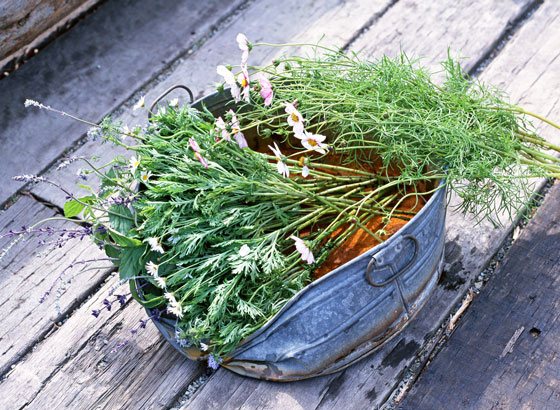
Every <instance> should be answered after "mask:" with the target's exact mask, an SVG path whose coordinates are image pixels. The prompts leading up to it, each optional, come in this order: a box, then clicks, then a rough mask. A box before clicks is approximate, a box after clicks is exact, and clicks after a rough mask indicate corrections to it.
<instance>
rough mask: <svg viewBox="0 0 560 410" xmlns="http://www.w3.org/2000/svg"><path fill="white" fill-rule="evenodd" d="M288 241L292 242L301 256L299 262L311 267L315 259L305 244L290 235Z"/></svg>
mask: <svg viewBox="0 0 560 410" xmlns="http://www.w3.org/2000/svg"><path fill="white" fill-rule="evenodd" d="M290 239H293V240H294V242H295V245H296V250H297V251H298V252H299V253H300V254H301V260H303V261H305V262H307V264H308V265H311V264H312V263H313V262H315V258H314V257H313V254H312V253H311V250H310V249H309V248H308V247H307V245H306V244H305V242H303V241H302V240H301V239H300V238H298V237H297V236H294V235H291V236H290Z"/></svg>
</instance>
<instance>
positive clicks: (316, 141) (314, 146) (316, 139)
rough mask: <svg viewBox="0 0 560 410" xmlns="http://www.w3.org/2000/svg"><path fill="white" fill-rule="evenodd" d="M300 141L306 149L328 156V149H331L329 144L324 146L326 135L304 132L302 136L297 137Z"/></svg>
mask: <svg viewBox="0 0 560 410" xmlns="http://www.w3.org/2000/svg"><path fill="white" fill-rule="evenodd" d="M296 137H298V138H299V139H301V145H303V146H304V147H305V148H307V149H309V150H313V151H317V152H319V153H321V154H326V153H327V151H326V149H327V148H328V147H329V146H328V145H327V144H324V143H323V141H324V140H325V138H327V137H325V136H324V135H320V134H311V133H309V132H307V131H305V130H304V131H303V134H302V135H299V136H298V135H296Z"/></svg>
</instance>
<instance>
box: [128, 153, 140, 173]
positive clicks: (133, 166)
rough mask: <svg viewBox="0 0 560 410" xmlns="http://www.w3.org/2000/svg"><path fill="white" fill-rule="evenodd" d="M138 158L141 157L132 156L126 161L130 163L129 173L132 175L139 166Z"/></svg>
mask: <svg viewBox="0 0 560 410" xmlns="http://www.w3.org/2000/svg"><path fill="white" fill-rule="evenodd" d="M140 159H141V158H140V156H138V158H136V157H132V158H130V161H128V163H129V164H130V173H131V174H132V175H134V173H135V172H136V170H137V169H138V167H139V166H140Z"/></svg>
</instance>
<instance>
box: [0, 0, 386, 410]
mask: <svg viewBox="0 0 560 410" xmlns="http://www.w3.org/2000/svg"><path fill="white" fill-rule="evenodd" d="M385 4H386V3H380V5H385ZM337 5H338V3H337V2H336V1H332V2H330V3H327V2H324V3H323V8H321V7H315V5H314V4H313V2H311V1H309V2H308V3H306V4H305V6H306V7H307V9H309V10H314V13H315V14H313V13H308V14H306V13H302V14H299V18H300V19H301V21H298V22H297V23H298V24H294V27H296V26H297V27H306V26H308V25H310V24H311V23H312V22H313V21H316V20H317V18H318V16H320V15H321V13H323V14H325V15H327V16H328V18H329V19H330V18H332V16H333V14H332V13H333V11H332V10H333V9H334V10H335V11H336V10H338V13H344V15H345V16H346V18H349V19H352V20H353V21H354V23H356V17H357V16H358V14H355V13H363V12H364V10H366V9H367V10H369V9H370V8H371V7H372V4H371V3H367V4H366V2H360V3H356V4H355V5H352V4H350V5H344V6H343V7H342V8H341V9H337V8H336V6H337ZM353 6H359V7H353ZM284 7H287V8H285V9H284ZM297 7H303V5H302V4H301V2H299V3H298V2H296V1H292V4H288V5H286V4H284V5H282V6H281V5H278V4H275V3H274V2H272V1H270V2H261V3H259V4H255V6H254V8H251V9H248V10H246V11H245V12H244V14H243V15H242V16H241V17H240V21H237V22H236V23H235V24H234V25H232V26H231V27H229V28H227V30H225V32H224V33H221V34H220V39H221V40H220V42H221V44H222V46H223V48H224V49H228V50H229V52H230V53H231V58H232V59H233V58H237V57H238V54H239V52H238V50H237V48H236V44H235V42H234V39H235V35H236V34H237V32H238V31H240V30H241V28H243V27H244V26H245V25H246V22H247V21H254V20H255V19H257V17H258V16H263V15H265V16H264V17H265V20H264V21H270V19H272V17H273V16H276V17H275V18H276V21H279V22H278V24H282V21H284V22H286V23H287V22H292V23H293V22H294V19H293V15H292V12H291V11H293V10H294V8H297ZM380 9H382V8H381V7H380ZM375 10H377V9H374V11H372V13H373V12H375ZM352 11H353V12H352ZM267 13H268V14H267ZM317 13H318V14H317ZM334 15H336V12H335V13H334ZM365 17H366V16H363V18H364V19H365ZM266 18H268V20H266ZM364 21H366V20H364ZM263 24H264V23H263ZM262 28H263V30H265V27H264V26H263V27H262ZM294 32H295V29H294ZM266 33H267V32H265V33H264V34H266ZM274 33H276V28H274V29H273V30H272V31H271V35H272V34H274ZM264 34H263V35H264ZM284 34H286V32H284ZM287 34H290V32H288V33H287ZM352 34H353V32H349V33H348V36H351V35H352ZM285 40H288V38H282V39H281V40H279V41H285ZM220 42H218V44H215V43H214V47H221V46H220ZM226 44H227V45H228V46H227V47H225V45H226ZM206 58H207V55H205V54H203V55H199V54H198V53H195V54H194V55H193V57H192V58H191V59H190V60H187V62H186V63H185V64H188V66H194V67H197V66H202V65H203V63H204V66H205V67H206V65H208V64H212V63H208V62H207V61H205V59H206ZM219 62H220V60H216V61H215V62H214V64H218V63H219ZM201 73H202V74H201V80H200V81H199V82H202V81H204V84H206V87H207V89H208V88H209V87H210V84H211V83H210V81H211V80H213V78H208V77H206V75H207V73H208V70H207V69H204V70H201ZM174 75H182V73H179V74H174ZM203 75H204V76H203ZM164 87H166V85H160V86H158V88H160V89H163V88H164ZM160 91H161V90H160ZM154 92H155V91H154ZM158 92H159V91H158ZM134 114H137V112H136V113H133V115H134ZM121 118H123V119H124V120H125V121H126V122H127V123H128V124H129V125H130V126H132V125H133V124H137V123H141V121H143V118H142V117H139V118H136V119H135V121H134V122H132V120H130V118H134V117H133V116H129V117H126V116H123V117H121ZM103 148H105V152H99V150H100V146H99V144H98V143H95V144H94V143H91V144H88V145H86V146H84V147H82V149H81V150H80V151H78V152H77V153H76V155H88V156H91V155H92V153H93V152H95V153H99V154H101V155H102V156H103V155H105V158H109V157H111V156H112V155H114V153H115V151H114V150H112V151H110V150H107V149H106V146H104V147H103ZM73 165H75V164H72V165H71V166H70V167H69V169H66V170H63V171H62V172H60V173H58V174H53V176H52V177H53V179H57V178H60V177H61V176H69V177H74V173H75V170H73V169H72V166H73ZM76 166H77V165H76ZM59 181H62V182H63V183H64V184H65V185H67V186H69V185H70V183H69V182H68V180H66V179H59ZM45 188H46V186H43V187H37V188H34V193H36V194H38V195H40V196H43V197H46V198H49V199H50V198H51V196H50V195H52V198H56V199H55V200H54V201H53V202H56V201H58V198H61V197H60V195H59V194H58V193H57V192H55V191H49V190H47V189H45ZM58 204H60V205H61V204H62V202H58ZM100 294H102V292H100ZM101 297H102V296H99V297H97V298H98V299H99V298H101ZM99 303H100V299H99V300H98V304H99ZM86 309H91V307H89V308H88V307H86V306H84V307H82V308H81V309H80V310H79V312H78V314H79V315H83V312H84V311H85V310H86ZM88 314H89V313H87V312H86V316H87V315H88ZM72 319H73V318H72ZM136 319H137V317H135V316H134V315H133V314H131V313H129V310H125V312H124V313H123V319H122V321H123V323H124V322H126V323H132V324H134V323H135V320H136ZM70 323H74V325H73V326H75V328H73V329H71V330H72V332H74V333H77V334H81V333H83V334H86V335H87V334H88V333H90V331H89V330H88V328H87V326H88V325H87V321H83V322H82V321H78V323H77V324H75V323H76V322H70V321H69V322H67V324H65V326H63V329H62V330H66V329H68V326H70ZM82 326H84V327H86V328H85V329H82ZM152 330H153V329H152ZM153 332H155V330H153ZM106 333H112V331H109V330H108V331H107V332H106ZM68 334H69V333H66V335H67V336H64V338H63V337H62V336H61V338H60V339H59V338H57V339H54V337H55V336H57V335H56V334H55V335H53V336H51V337H49V338H48V339H47V340H46V342H45V343H48V344H49V345H50V344H51V343H53V344H55V345H56V344H57V343H61V344H62V345H63V346H67V345H68V344H69V343H73V344H76V343H78V342H76V341H75V339H73V338H72V337H70V336H68ZM61 335H62V333H61ZM146 337H147V340H154V339H158V338H157V336H156V335H155V334H153V333H152V334H150V335H149V336H146ZM158 340H159V339H158ZM80 343H81V342H80ZM148 350H149V351H147V352H146V354H145V356H144V357H143V358H142V365H143V367H144V368H149V369H151V372H152V374H156V375H160V376H159V377H160V378H159V379H158V380H159V381H158V382H155V381H154V379H153V378H150V377H148V376H147V373H142V374H127V375H126V377H124V376H123V377H118V376H115V375H116V374H119V372H120V370H118V371H117V370H115V371H114V372H111V374H110V376H107V377H105V376H103V377H102V378H100V377H98V376H96V375H94V376H91V373H87V372H86V371H85V370H82V369H84V368H86V367H87V366H88V365H83V364H82V363H84V362H85V363H95V361H96V360H99V356H98V355H99V352H95V351H88V352H86V351H85V350H84V351H83V353H80V354H76V355H72V357H71V359H70V361H69V362H68V364H67V365H65V367H64V368H63V370H62V371H58V372H56V371H50V372H47V373H45V375H44V376H41V380H42V382H41V383H34V384H32V385H30V386H29V389H28V390H27V391H26V393H25V395H23V396H24V399H22V400H24V402H25V403H28V402H30V401H31V400H32V402H31V404H30V405H29V407H33V406H35V405H37V406H39V404H43V405H44V403H45V400H46V401H47V402H48V403H51V405H55V404H56V403H63V404H64V405H65V406H69V405H71V406H74V405H79V404H78V403H77V402H69V401H64V400H65V399H64V397H70V398H72V397H73V395H74V392H76V391H77V390H76V389H78V387H75V386H74V378H75V377H76V374H79V375H82V374H83V373H87V376H83V377H84V378H87V380H88V381H87V383H88V389H91V390H92V391H95V392H98V393H95V394H102V397H103V400H105V401H102V399H101V398H100V399H98V401H97V402H96V403H99V404H100V405H101V406H102V407H110V408H112V406H117V405H116V404H115V403H120V401H122V400H123V399H122V394H123V393H122V392H123V391H126V393H124V394H125V398H126V400H130V402H128V403H129V404H130V405H131V406H132V407H134V406H137V405H138V403H144V400H148V399H147V398H148V397H150V400H153V399H154V398H158V400H159V401H158V406H157V407H166V406H169V405H171V404H172V403H173V401H174V400H175V397H176V394H177V391H184V390H185V388H186V386H187V384H188V383H189V382H190V380H192V378H193V377H194V376H196V375H198V374H200V371H201V369H202V368H201V367H200V366H199V365H197V364H194V363H192V362H186V363H188V364H181V363H182V362H181V363H179V364H178V365H176V364H174V366H175V367H172V368H169V367H170V364H169V363H173V361H179V360H178V359H177V354H176V353H174V352H173V350H172V348H171V347H170V346H169V345H168V344H167V343H163V344H161V345H158V347H154V348H153V349H148ZM135 352H137V351H136V350H134V351H133V352H132V353H130V352H128V351H127V350H126V349H125V350H123V353H122V357H121V358H120V359H119V360H120V361H122V362H123V363H136V362H137V361H138V360H139V359H137V358H136V357H135V356H132V354H133V353H134V354H136V353H135ZM119 354H120V353H119ZM131 356H132V357H131ZM167 356H169V357H170V358H169V359H165V360H162V357H167ZM41 360H45V359H44V357H43V356H42V354H39V353H38V350H36V351H35V352H34V353H33V354H32V355H31V356H30V357H29V358H28V360H26V362H24V363H22V364H21V365H19V366H22V367H21V369H22V370H18V369H19V368H20V367H19V366H18V367H16V369H15V370H14V371H18V372H19V373H18V374H19V376H18V377H17V378H15V377H14V376H13V374H15V373H13V374H11V375H10V377H9V378H8V380H7V382H8V381H10V380H13V381H12V382H11V383H12V384H11V385H10V386H11V387H10V388H8V389H7V390H6V391H10V390H13V389H14V388H15V386H18V385H19V384H21V383H23V382H24V381H25V380H26V377H27V378H29V376H28V374H29V372H30V371H32V370H31V369H33V368H34V366H35V365H36V363H40V362H41ZM28 363H29V365H28ZM89 368H90V369H94V367H92V366H89ZM66 369H67V370H66ZM67 373H68V377H66V376H65V374H67ZM26 374H27V376H26ZM161 375H165V378H166V380H173V381H180V385H173V386H177V389H175V390H173V389H172V390H167V391H166V390H165V381H164V380H161ZM79 379H80V378H79ZM109 380H111V384H110V385H109ZM5 383H6V382H5ZM43 383H45V385H44V386H42V384H43ZM131 384H133V385H134V386H135V387H134V390H131V387H130V385H131ZM154 388H157V389H158V390H156V391H153V389H154ZM88 391H89V390H88ZM144 391H145V392H146V393H142V392H144ZM76 394H77V393H76ZM133 396H134V397H136V399H134V398H133ZM35 397H36V398H35ZM80 397H81V396H80ZM95 397H99V396H95ZM51 398H52V399H51ZM90 402H91V400H90ZM36 403H37V404H36ZM142 406H143V405H142ZM146 407H149V406H148V405H146Z"/></svg>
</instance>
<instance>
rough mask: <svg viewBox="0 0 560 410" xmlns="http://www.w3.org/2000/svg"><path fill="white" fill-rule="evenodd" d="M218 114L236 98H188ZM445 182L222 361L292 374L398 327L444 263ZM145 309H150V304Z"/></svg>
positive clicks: (302, 374) (320, 369)
mask: <svg viewBox="0 0 560 410" xmlns="http://www.w3.org/2000/svg"><path fill="white" fill-rule="evenodd" d="M202 105H204V106H205V107H206V108H208V109H209V110H210V111H211V112H213V113H214V114H216V115H222V114H223V113H224V112H225V111H227V110H228V109H229V108H234V107H235V104H233V102H232V101H231V99H230V98H229V96H227V95H225V94H224V93H215V94H212V95H210V96H208V97H205V98H203V99H201V100H198V101H197V102H195V103H194V104H193V106H194V107H196V108H200V107H201V106H202ZM445 206H446V201H445V189H439V190H437V191H436V192H435V193H434V194H433V195H432V196H431V198H430V199H429V200H428V202H427V203H426V204H425V205H424V207H423V208H422V210H421V211H420V212H419V213H418V214H417V215H416V216H415V217H414V218H413V219H412V220H410V221H409V222H408V223H407V224H406V225H405V226H404V227H403V228H401V229H400V230H399V232H397V233H396V234H394V235H393V236H392V237H391V238H389V239H388V240H387V241H386V242H384V243H382V244H380V245H377V246H375V247H374V248H372V249H370V250H369V251H367V252H365V253H364V254H362V255H360V256H359V257H357V258H355V259H353V260H351V261H349V262H347V263H346V264H344V265H342V266H340V267H339V268H337V269H335V270H333V271H332V272H330V273H328V274H327V275H325V276H323V277H321V278H320V279H318V280H316V281H314V282H312V283H311V284H309V285H308V286H307V287H305V288H304V289H302V290H301V291H300V292H299V293H298V294H297V295H295V296H294V297H293V298H292V299H291V300H290V301H289V302H288V303H287V304H286V305H285V306H284V307H283V308H282V309H281V310H280V311H279V312H278V313H277V314H276V315H275V316H274V317H273V318H272V319H271V320H270V321H269V322H267V323H266V324H265V325H264V326H263V327H261V328H260V329H259V330H258V331H256V332H255V333H253V334H252V335H250V336H249V337H247V338H246V339H245V340H244V341H243V342H242V343H240V344H239V345H238V346H237V348H236V349H235V350H234V351H233V352H232V353H231V355H230V356H229V357H228V358H226V360H224V362H223V363H222V366H223V367H226V368H228V369H229V370H232V371H234V372H236V373H239V374H242V375H245V376H250V377H255V378H259V379H266V380H274V381H293V380H301V379H306V378H310V377H315V376H320V375H324V374H328V373H332V372H336V371H338V370H341V369H343V368H345V367H347V366H349V365H351V364H352V363H354V362H356V361H357V360H359V359H361V358H363V357H364V356H366V355H368V354H370V353H372V352H374V351H375V349H377V348H378V347H379V346H381V345H382V344H383V343H385V342H387V341H388V340H390V339H391V338H393V337H395V336H396V335H397V334H398V333H399V332H400V331H402V330H403V329H404V328H405V327H406V325H407V324H408V323H409V322H410V321H411V319H412V318H413V317H414V316H415V315H416V313H418V311H419V310H420V309H421V308H422V306H423V305H424V304H425V302H426V300H427V299H428V296H429V294H430V292H431V291H432V290H433V289H434V287H435V286H436V283H437V281H438V278H439V274H440V272H441V268H442V264H443V250H444V226H445ZM148 312H149V313H150V314H151V312H150V310H148ZM155 324H156V326H157V327H158V329H159V330H160V331H161V333H162V334H163V336H164V337H165V338H166V339H167V340H168V341H169V342H170V343H171V344H172V345H173V346H174V347H175V348H176V349H177V350H179V351H180V352H181V353H183V354H184V355H186V356H187V357H189V358H190V359H193V360H203V359H205V358H206V356H205V354H204V353H203V352H201V351H200V350H199V349H197V348H195V347H181V346H180V345H178V344H177V342H176V341H175V328H174V324H175V320H172V319H167V318H161V319H160V320H159V321H156V322H155Z"/></svg>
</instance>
